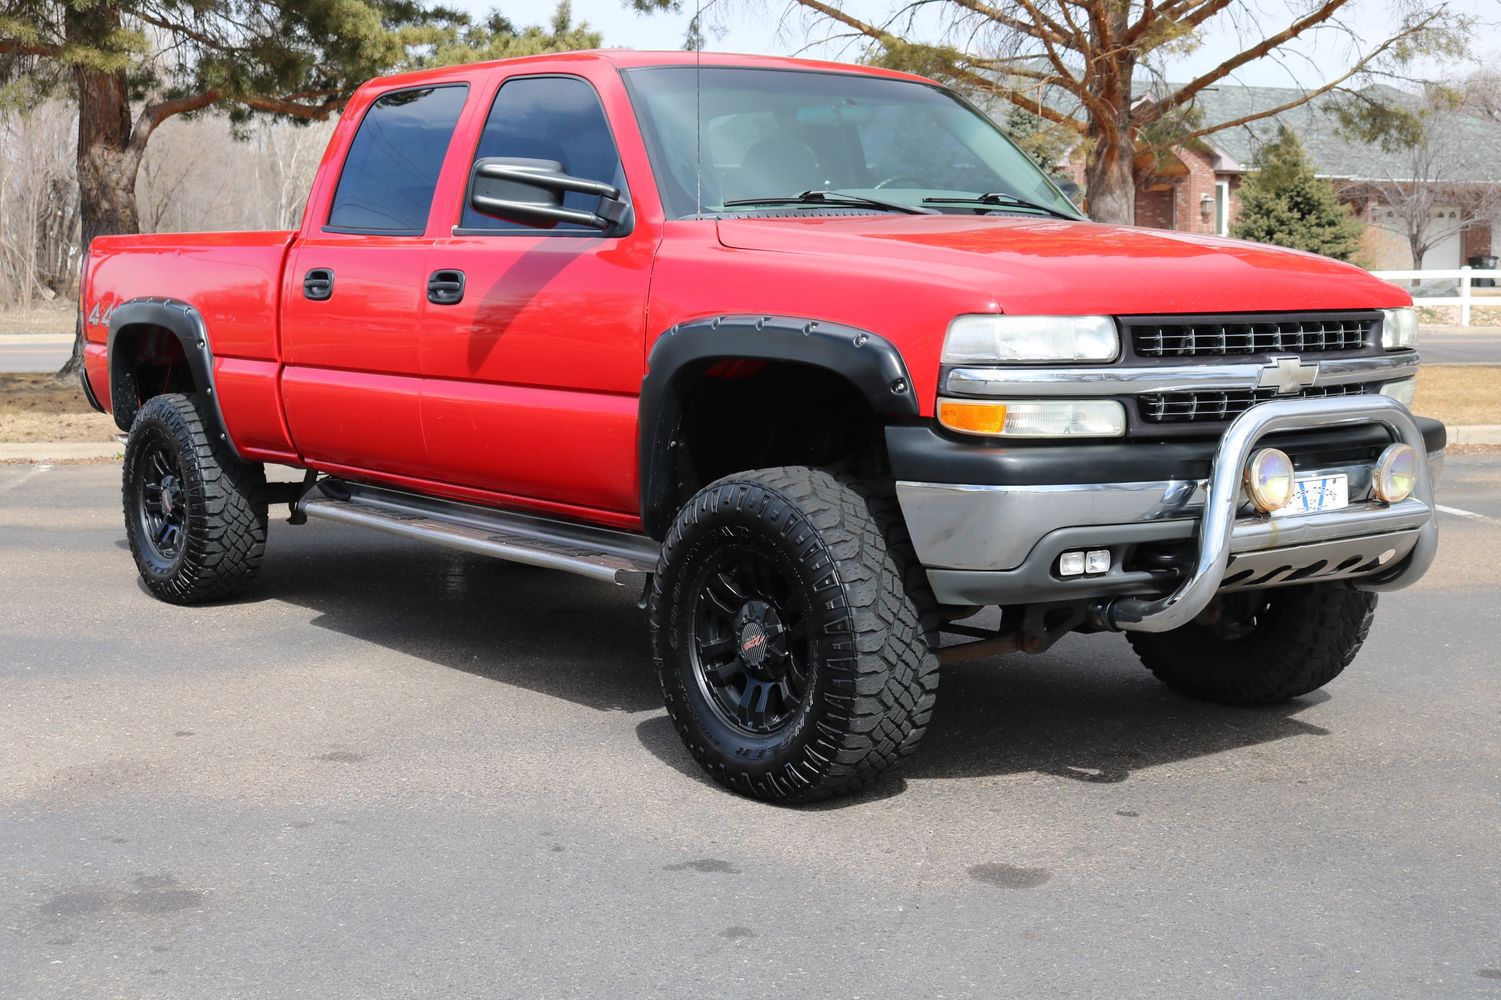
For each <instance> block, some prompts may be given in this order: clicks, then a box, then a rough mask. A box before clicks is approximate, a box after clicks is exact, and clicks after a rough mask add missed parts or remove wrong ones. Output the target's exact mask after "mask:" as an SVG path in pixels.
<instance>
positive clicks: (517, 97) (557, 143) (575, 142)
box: [462, 76, 625, 232]
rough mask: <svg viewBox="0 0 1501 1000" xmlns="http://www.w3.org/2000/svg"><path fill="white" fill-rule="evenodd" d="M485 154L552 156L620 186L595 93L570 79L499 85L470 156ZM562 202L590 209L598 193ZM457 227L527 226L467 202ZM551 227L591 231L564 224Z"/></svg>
mask: <svg viewBox="0 0 1501 1000" xmlns="http://www.w3.org/2000/svg"><path fill="white" fill-rule="evenodd" d="M490 156H518V157H525V158H527V159H533V160H554V161H556V162H558V163H561V164H562V165H563V172H564V173H565V174H571V175H572V176H574V177H583V178H586V179H588V180H591V181H603V182H604V183H606V184H613V185H614V186H615V187H618V188H620V189H621V190H622V191H624V190H625V177H624V175H623V174H622V172H621V169H620V155H619V154H618V153H617V152H616V151H615V139H614V137H613V136H611V135H610V126H609V124H608V123H607V122H606V121H605V112H604V109H603V108H602V107H600V106H599V97H598V96H596V95H595V93H594V88H593V87H591V86H589V85H588V84H587V83H585V82H584V81H583V80H580V79H577V78H575V77H562V76H560V77H545V76H537V77H526V78H523V79H520V80H512V81H510V82H509V83H507V84H505V85H504V86H503V87H501V88H500V93H498V94H496V95H495V104H494V106H492V107H491V108H490V117H489V119H488V120H487V121H486V122H485V131H484V134H483V135H482V136H480V141H479V150H478V152H477V153H476V154H475V158H476V159H480V160H482V159H485V158H486V157H490ZM563 206H564V207H565V208H576V209H579V210H580V211H585V212H592V211H594V210H595V209H597V208H598V207H599V197H598V196H597V195H587V194H578V193H576V192H572V191H570V192H568V193H567V194H566V195H564V196H563ZM462 225H463V227H464V228H465V229H494V230H505V229H517V228H527V227H525V226H518V225H517V224H515V223H510V222H503V221H501V220H500V219H492V218H491V217H490V216H488V215H481V214H480V213H479V212H476V211H475V210H474V209H472V208H470V207H469V205H468V204H467V203H466V204H465V205H464V220H463V223H462ZM556 228H557V229H559V230H582V231H584V232H594V230H591V229H589V228H588V227H586V226H572V225H568V224H565V223H560V224H559V225H558V226H557V227H556Z"/></svg>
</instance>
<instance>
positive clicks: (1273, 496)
mask: <svg viewBox="0 0 1501 1000" xmlns="http://www.w3.org/2000/svg"><path fill="white" fill-rule="evenodd" d="M1246 493H1247V494H1249V495H1250V497H1251V502H1252V503H1254V504H1255V505H1256V506H1257V508H1258V509H1260V510H1263V511H1266V512H1267V513H1271V512H1272V511H1274V510H1278V509H1279V508H1282V507H1286V506H1287V505H1288V503H1289V502H1291V501H1292V498H1293V460H1292V459H1290V458H1288V457H1287V453H1286V452H1282V451H1278V450H1277V449H1276V448H1263V449H1261V450H1260V451H1258V452H1257V453H1256V454H1255V455H1253V456H1252V457H1251V462H1250V464H1249V465H1247V466H1246Z"/></svg>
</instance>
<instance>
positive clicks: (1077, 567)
mask: <svg viewBox="0 0 1501 1000" xmlns="http://www.w3.org/2000/svg"><path fill="white" fill-rule="evenodd" d="M1058 575H1059V576H1083V575H1084V553H1082V552H1065V553H1063V555H1061V556H1059V557H1058Z"/></svg>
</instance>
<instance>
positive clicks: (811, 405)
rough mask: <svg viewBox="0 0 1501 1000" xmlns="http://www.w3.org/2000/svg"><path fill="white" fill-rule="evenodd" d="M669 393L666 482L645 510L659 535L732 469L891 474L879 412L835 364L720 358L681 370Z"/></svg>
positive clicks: (871, 475) (650, 525) (657, 487)
mask: <svg viewBox="0 0 1501 1000" xmlns="http://www.w3.org/2000/svg"><path fill="white" fill-rule="evenodd" d="M670 397H671V398H670V399H669V400H667V401H666V405H667V406H668V407H669V408H670V409H671V410H672V414H673V419H672V424H673V426H674V430H673V433H672V435H671V440H670V442H669V443H668V454H667V455H666V456H665V457H666V459H667V460H666V462H664V463H663V466H662V468H663V478H664V480H665V482H662V483H658V484H654V488H653V489H651V490H649V491H648V495H649V496H651V497H652V498H653V499H654V501H655V502H654V503H653V507H654V508H655V509H654V510H651V511H647V512H644V514H645V520H646V523H647V528H648V531H651V532H652V533H653V534H658V533H660V534H665V533H666V527H667V525H669V524H670V523H671V518H672V517H673V515H674V514H675V513H676V512H677V510H678V508H679V507H681V506H682V505H683V504H684V503H685V502H686V501H687V500H688V498H689V497H691V496H692V495H693V494H694V493H696V492H698V490H700V489H701V488H703V487H704V486H707V485H708V484H709V483H712V482H714V481H715V480H716V479H721V478H723V477H725V476H728V475H730V474H732V473H736V472H744V471H746V470H749V469H766V468H772V467H776V466H787V465H807V466H814V467H817V468H823V469H835V470H839V471H845V472H849V473H852V474H855V475H858V476H860V477H861V478H879V477H882V476H886V475H888V474H889V471H888V465H887V461H886V442H885V436H884V434H883V433H882V421H881V419H880V417H879V416H878V415H877V414H876V412H875V410H874V409H872V407H871V405H870V403H869V401H868V400H867V399H866V398H865V396H864V394H862V393H861V392H860V390H859V389H857V388H856V387H855V386H854V385H853V384H852V383H851V382H850V381H849V380H848V379H845V378H844V377H842V376H840V375H838V374H837V373H835V372H833V371H830V370H829V369H826V368H819V367H816V366H814V365H805V364H798V363H796V362H791V361H762V360H716V361H712V362H706V363H701V364H698V365H695V366H694V367H693V368H692V369H691V370H689V371H686V372H683V373H681V374H679V375H678V376H677V378H676V379H675V380H674V385H673V390H672V392H671V393H670ZM643 444H644V443H643ZM656 528H660V529H661V530H660V532H658V531H656V530H654V529H656Z"/></svg>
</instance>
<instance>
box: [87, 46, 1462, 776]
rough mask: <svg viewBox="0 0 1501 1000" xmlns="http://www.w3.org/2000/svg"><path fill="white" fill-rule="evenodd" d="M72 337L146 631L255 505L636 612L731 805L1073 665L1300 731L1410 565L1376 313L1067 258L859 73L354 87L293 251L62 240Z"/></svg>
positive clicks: (602, 70) (192, 597) (1265, 256)
mask: <svg viewBox="0 0 1501 1000" xmlns="http://www.w3.org/2000/svg"><path fill="white" fill-rule="evenodd" d="M233 176H234V175H233V170H232V165H230V164H226V165H225V184H226V194H229V193H230V191H231V190H232V185H233ZM81 309H82V314H83V330H84V335H85V338H86V341H87V343H86V367H85V378H84V384H85V387H86V390H87V392H88V393H89V395H90V398H91V399H92V400H94V401H95V402H96V404H97V405H98V406H100V407H101V408H102V409H105V410H108V411H110V412H112V413H113V414H114V418H115V421H116V422H117V423H118V425H119V426H120V428H121V429H122V430H125V431H128V432H129V438H128V443H127V446H126V454H125V463H124V491H123V492H124V507H125V523H126V528H127V533H128V536H129V540H130V548H131V551H132V553H133V554H134V557H135V561H136V565H137V566H138V568H139V570H140V573H141V576H142V578H143V579H144V580H145V583H146V586H147V587H148V588H149V589H150V590H151V592H152V593H154V594H156V595H157V596H159V597H160V598H162V599H163V600H166V601H172V602H177V603H183V604H187V603H192V602H196V601H204V600H213V599H217V598H222V597H225V596H226V595H228V594H230V593H232V592H234V591H236V590H238V589H239V588H241V587H243V586H244V585H245V584H246V583H247V582H249V581H250V580H251V578H252V577H253V576H254V575H255V572H256V569H257V566H258V565H259V563H260V561H261V558H262V551H263V548H264V543H265V537H266V530H267V507H268V505H269V504H272V503H286V504H289V505H290V510H291V521H292V523H301V522H303V521H305V520H306V519H307V518H325V519H330V520H334V521H340V522H345V523H352V524H360V525H367V526H369V527H372V528H377V529H381V530H384V531H388V532H392V533H395V534H397V535H403V536H407V537H413V538H420V539H425V540H429V541H431V542H434V543H436V544H439V545H447V546H452V547H456V548H459V549H463V550H467V551H470V552H475V553H481V554H486V555H492V556H496V557H499V558H503V559H511V560H517V561H520V562H524V563H529V564H533V565H538V566H547V567H555V568H558V569H562V570H567V571H571V572H575V573H580V574H583V575H585V576H589V577H593V578H595V579H599V580H603V581H608V582H611V583H616V584H621V585H635V586H640V587H642V588H643V604H644V605H645V606H646V607H647V608H648V609H649V617H650V623H651V635H652V644H653V653H654V657H655V662H656V667H657V670H658V672H659V674H660V679H661V683H662V689H663V693H664V696H665V698H666V702H667V709H668V712H669V713H670V714H671V716H672V719H673V721H674V722H675V723H676V725H677V728H678V730H679V732H680V733H681V734H682V737H683V740H684V742H685V743H686V744H687V746H688V748H689V749H690V750H691V751H692V753H693V754H694V756H695V757H697V759H698V760H699V761H700V762H701V763H702V765H703V766H704V768H705V769H706V770H707V771H708V773H709V774H711V775H712V776H713V777H714V778H715V779H717V780H718V781H720V782H722V783H723V784H725V785H727V786H729V787H730V788H732V789H735V790H737V791H740V792H742V793H745V794H748V795H752V796H757V797H761V798H766V799H781V800H793V799H806V798H813V797H818V796H824V795H831V794H836V793H841V792H848V791H851V790H854V789H858V788H861V787H864V786H865V785H867V784H869V783H870V782H872V781H874V780H875V779H877V778H878V777H879V776H880V775H881V774H882V773H883V772H885V771H887V770H889V769H890V768H891V767H892V766H893V765H895V764H897V763H898V762H899V761H900V760H901V759H902V758H904V757H905V756H907V755H909V754H910V753H912V751H913V750H914V748H915V747H916V745H917V743H918V741H919V740H920V739H921V737H922V735H923V732H924V730H925V729H926V727H927V726H928V723H929V719H930V716H931V713H932V711H933V705H934V699H935V696H936V693H937V684H938V671H939V665H940V663H942V662H950V661H954V660H961V659H966V658H972V657H976V656H982V655H990V654H995V653H1001V652H1009V651H1018V650H1020V651H1026V652H1039V651H1041V650H1044V649H1046V648H1048V647H1049V646H1050V645H1051V644H1052V643H1053V642H1055V641H1056V640H1057V639H1059V638H1060V637H1061V636H1063V635H1066V634H1068V633H1070V632H1073V631H1105V630H1118V631H1124V632H1126V633H1128V636H1129V639H1130V641H1131V644H1132V646H1133V647H1134V649H1135V651H1136V652H1137V653H1138V654H1139V656H1140V657H1141V659H1142V660H1143V662H1144V663H1145V665H1146V666H1147V667H1148V668H1149V669H1151V670H1152V672H1153V673H1155V674H1156V675H1157V676H1158V677H1159V678H1161V679H1162V680H1163V681H1164V682H1166V683H1167V684H1168V685H1170V686H1171V687H1172V688H1173V689H1175V690H1177V691H1179V692H1181V693H1183V694H1185V695H1188V696H1191V697H1197V698H1202V699H1207V700H1211V701H1216V702H1220V703H1225V704H1234V705H1260V704H1266V703H1270V702H1274V701H1278V700H1282V699H1286V698H1290V697H1294V696H1297V695H1301V694H1304V693H1307V692H1309V691H1312V690H1314V689H1315V688H1318V687H1320V686H1321V685H1323V684H1325V683H1327V682H1328V681H1330V680H1331V679H1332V678H1334V677H1335V676H1336V675H1337V674H1338V673H1339V672H1340V671H1341V670H1342V669H1343V668H1344V667H1345V666H1346V665H1347V664H1348V663H1349V662H1350V661H1351V660H1352V659H1353V658H1354V656H1355V654H1356V652H1357V650H1358V649H1359V648H1360V645H1361V643H1362V641H1363V640H1364V639H1365V636H1366V633H1367V630H1368V628H1369V626H1370V622H1371V616H1372V613H1373V610H1374V608H1375V605H1376V594H1377V592H1379V591H1382V590H1391V589H1396V588H1399V587H1403V586H1406V585H1408V584H1410V583H1411V582H1412V581H1414V580H1415V579H1417V578H1418V577H1419V576H1421V575H1422V573H1423V572H1424V570H1425V569H1426V568H1427V566H1428V565H1429V563H1430V562H1431V560H1432V558H1433V554H1434V549H1435V546H1436V544H1437V535H1436V532H1437V527H1436V523H1435V515H1434V502H1433V482H1434V479H1435V478H1436V476H1437V472H1438V463H1439V462H1440V460H1441V458H1442V454H1443V449H1444V443H1445V435H1444V428H1443V426H1442V425H1441V424H1439V423H1437V422H1435V421H1429V420H1423V419H1419V418H1416V417H1414V416H1412V415H1411V413H1410V412H1409V411H1408V409H1407V406H1406V404H1407V403H1408V402H1410V401H1411V398H1412V392H1413V385H1414V376H1415V373H1416V369H1417V363H1418V356H1417V353H1416V350H1415V342H1416V336H1417V327H1416V319H1415V316H1414V313H1413V310H1412V308H1411V300H1410V299H1409V297H1408V296H1407V295H1406V294H1405V293H1404V292H1402V291H1401V290H1399V289H1397V288H1395V287H1393V286H1391V285H1389V284H1387V283H1385V282H1382V281H1379V280H1377V279H1375V278H1373V277H1371V276H1370V275H1368V274H1366V273H1365V272H1363V271H1361V270H1359V269H1357V268H1355V267H1351V266H1348V265H1345V264H1341V263H1337V262H1335V261H1332V260H1327V259H1323V258H1320V257H1317V256H1313V255H1310V254H1305V253H1298V252H1293V251H1289V250H1283V249H1277V248H1273V247H1265V246H1256V245H1252V244H1247V243H1243V242H1237V241H1234V240H1227V239H1218V238H1213V237H1207V236H1193V235H1187V234H1183V233H1176V232H1161V231H1152V230H1146V229H1134V228H1128V227H1122V226H1111V225H1101V224H1095V223H1091V222H1089V221H1087V220H1085V219H1084V218H1083V217H1082V216H1081V215H1080V214H1079V212H1078V210H1077V209H1076V208H1075V207H1074V206H1073V204H1071V203H1070V201H1069V200H1068V199H1067V198H1066V197H1065V196H1064V195H1063V194H1062V193H1061V192H1060V191H1059V189H1058V188H1057V187H1056V186H1055V185H1054V184H1053V183H1052V182H1051V181H1050V180H1049V179H1048V178H1047V177H1046V176H1045V175H1044V174H1043V173H1042V172H1041V171H1040V170H1039V169H1038V168H1037V167H1036V166H1035V165H1034V164H1033V163H1032V162H1031V161H1030V160H1029V159H1028V158H1027V157H1026V156H1025V155H1024V154H1022V153H1021V152H1019V151H1018V149H1017V148H1016V147H1015V146H1014V145H1013V144H1012V143H1011V142H1010V141H1009V140H1008V139H1007V138H1006V137H1005V135H1004V134H1003V133H1002V132H1001V131H1000V130H999V129H998V128H997V127H996V126H995V125H994V124H993V123H992V122H991V121H989V120H988V119H987V118H986V117H985V116H984V115H983V114H982V113H980V112H979V111H978V110H976V109H975V108H974V107H973V106H971V105H970V104H968V103H967V102H966V101H964V100H963V99H962V98H961V97H959V96H957V95H956V94H954V93H952V92H950V91H948V90H945V89H944V88H943V87H941V86H938V85H936V84H934V83H932V82H930V81H927V80H923V79H921V78H918V77H914V76H908V75H904V74H900V73H893V72H887V71H883V70H877V69H871V68H866V67H852V66H843V65H836V64H828V63H814V62H804V61H798V60H791V59H770V58H749V57H740V56H717V55H704V56H702V58H701V59H695V57H694V56H692V55H688V54H682V53H644V52H623V51H622V52H591V53H571V54H566V55H557V56H543V57H536V58H526V59H517V60H511V61H506V62H498V63H490V64H481V65H471V66H459V67H453V68H448V69H441V70H436V71H432V72H423V73H418V74H412V75H406V76H395V77H391V78H388V79H381V80H375V81H372V82H371V83H369V84H366V85H365V86H364V87H362V88H361V89H360V90H359V92H358V93H357V94H356V95H355V96H354V98H353V100H352V101H351V102H350V104H349V107H348V110H347V112H346V113H345V114H344V116H343V118H342V120H341V121H340V123H339V125H338V127H337V129H336V130H335V132H334V135H333V138H332V141H331V142H330V144H329V148H328V152H327V154H326V155H325V156H324V159H323V162H322V165H321V167H320V169H319V172H318V175H317V179H316V180H315V182H314V183H313V187H312V191H311V194H310V195H309V198H308V202H307V208H306V212H305V215H304V218H303V223H302V228H301V229H300V230H298V231H297V232H262V233H216V234H204V235H185V236H179V235H165V236H136V237H112V238H107V239H99V240H96V241H95V242H94V244H93V246H92V247H91V249H90V255H89V258H88V263H87V266H86V276H85V282H84V289H83V302H82V305H81ZM264 463H276V464H280V465H289V466H296V467H299V468H301V469H304V470H307V471H306V477H305V479H304V480H303V481H302V482H301V483H296V484H270V485H268V483H267V481H266V477H265V474H264ZM987 608H998V609H1000V610H999V615H998V616H997V615H996V614H995V613H994V612H992V613H991V614H990V615H989V616H988V617H981V618H978V619H976V620H978V621H985V622H990V623H992V624H991V625H990V626H988V627H985V628H981V627H979V626H977V625H975V624H974V623H973V622H970V623H966V621H965V620H966V619H972V618H975V616H976V615H977V614H978V613H979V612H981V611H982V610H983V609H987ZM944 635H947V636H949V638H947V639H945V638H943V636H944ZM997 738H998V739H1004V738H1005V737H1004V734H998V736H997Z"/></svg>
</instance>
